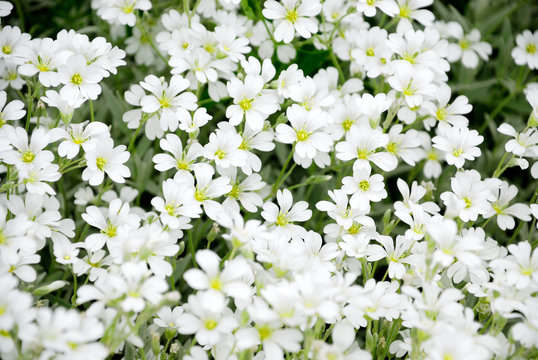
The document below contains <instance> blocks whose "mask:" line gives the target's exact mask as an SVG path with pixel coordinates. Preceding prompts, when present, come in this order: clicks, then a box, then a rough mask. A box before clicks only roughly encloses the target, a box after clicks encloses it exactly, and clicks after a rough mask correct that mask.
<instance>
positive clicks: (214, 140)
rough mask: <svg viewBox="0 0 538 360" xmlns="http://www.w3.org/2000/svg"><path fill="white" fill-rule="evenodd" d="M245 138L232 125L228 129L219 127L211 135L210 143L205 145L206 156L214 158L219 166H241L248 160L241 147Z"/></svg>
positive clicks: (210, 158)
mask: <svg viewBox="0 0 538 360" xmlns="http://www.w3.org/2000/svg"><path fill="white" fill-rule="evenodd" d="M242 142H243V138H242V137H241V135H239V134H238V133H237V132H236V130H235V128H233V127H230V128H228V129H226V130H224V131H223V130H220V129H217V130H216V131H215V132H213V133H211V134H210V135H209V143H207V144H206V145H205V147H204V157H205V158H206V159H209V160H214V161H215V164H216V165H217V166H220V167H222V168H225V169H226V168H229V167H230V166H233V167H241V166H243V164H244V163H245V161H246V156H245V153H244V151H243V150H241V149H240V148H239V147H240V146H241V143H242Z"/></svg>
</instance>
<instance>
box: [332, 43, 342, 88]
mask: <svg viewBox="0 0 538 360" xmlns="http://www.w3.org/2000/svg"><path fill="white" fill-rule="evenodd" d="M330 56H331V61H332V63H333V65H334V66H335V67H336V69H337V70H338V77H339V78H340V81H341V82H342V84H343V83H344V82H345V81H346V78H345V76H344V72H343V71H342V67H341V66H340V63H339V62H338V59H337V58H336V55H334V51H332V49H331V51H330Z"/></svg>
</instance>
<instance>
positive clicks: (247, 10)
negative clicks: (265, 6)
mask: <svg viewBox="0 0 538 360" xmlns="http://www.w3.org/2000/svg"><path fill="white" fill-rule="evenodd" d="M241 9H242V10H243V13H244V14H245V16H246V17H247V18H249V19H250V20H257V19H258V17H257V16H256V12H255V10H254V9H253V8H252V7H251V5H250V4H249V1H248V0H241Z"/></svg>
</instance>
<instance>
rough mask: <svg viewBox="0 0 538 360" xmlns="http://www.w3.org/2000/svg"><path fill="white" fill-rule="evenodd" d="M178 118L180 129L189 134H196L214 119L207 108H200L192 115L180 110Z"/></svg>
mask: <svg viewBox="0 0 538 360" xmlns="http://www.w3.org/2000/svg"><path fill="white" fill-rule="evenodd" d="M177 117H178V118H179V129H180V130H183V131H186V132H188V133H193V132H194V133H196V132H197V131H199V130H200V128H201V127H202V126H204V125H205V124H207V122H208V121H209V120H211V119H212V118H213V117H212V116H211V115H209V114H208V113H207V109H206V108H198V109H196V111H195V112H194V114H192V115H191V114H190V113H189V112H188V111H187V110H185V109H183V108H179V109H178V110H177Z"/></svg>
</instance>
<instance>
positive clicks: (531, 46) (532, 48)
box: [526, 44, 536, 54]
mask: <svg viewBox="0 0 538 360" xmlns="http://www.w3.org/2000/svg"><path fill="white" fill-rule="evenodd" d="M526 50H527V52H528V53H529V54H534V53H535V52H536V45H534V44H528V45H527V48H526Z"/></svg>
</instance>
